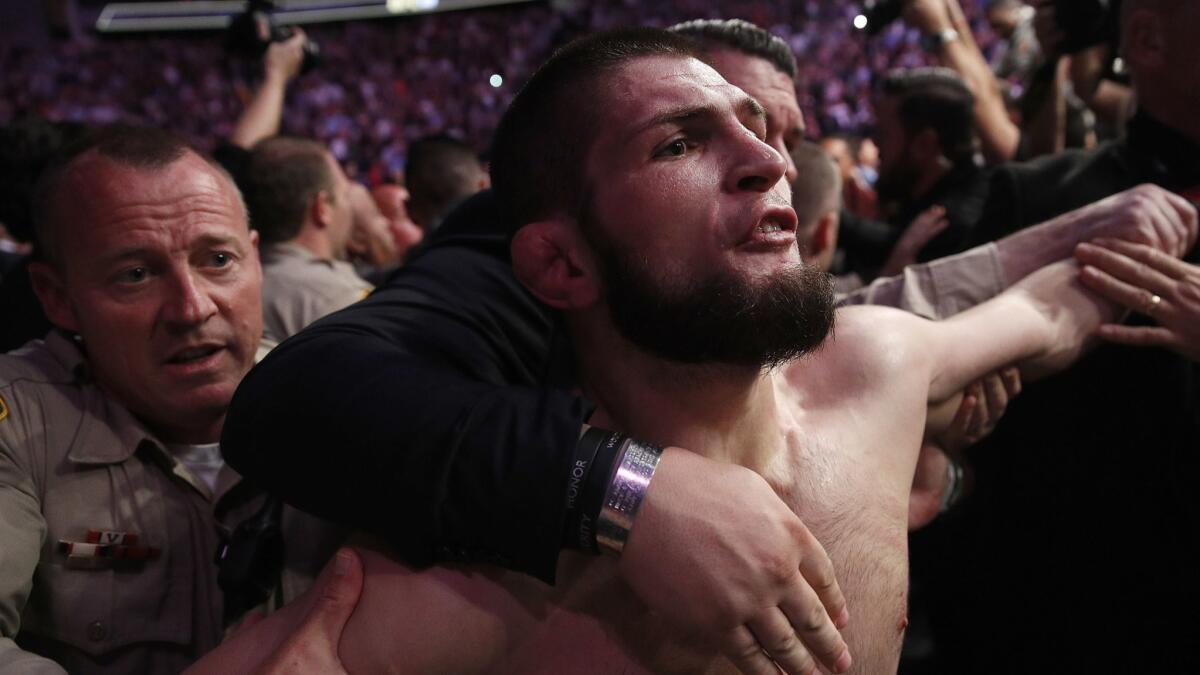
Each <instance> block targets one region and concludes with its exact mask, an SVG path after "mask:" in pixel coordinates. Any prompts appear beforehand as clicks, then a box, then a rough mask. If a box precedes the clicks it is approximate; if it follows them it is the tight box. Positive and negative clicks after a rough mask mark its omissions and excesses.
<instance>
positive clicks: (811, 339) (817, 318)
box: [598, 246, 834, 368]
mask: <svg viewBox="0 0 1200 675" xmlns="http://www.w3.org/2000/svg"><path fill="white" fill-rule="evenodd" d="M600 248H602V249H605V250H600V251H598V254H599V258H600V259H601V264H602V265H603V268H604V269H603V275H604V283H605V292H606V295H607V300H608V305H609V311H610V316H611V318H612V321H613V324H614V325H615V326H616V328H617V330H618V332H620V334H621V335H622V336H623V337H624V338H625V339H627V340H629V341H630V342H632V343H633V344H635V345H637V346H638V347H640V348H641V349H643V350H645V351H646V352H648V353H650V354H653V355H655V356H658V357H661V358H664V359H667V360H671V361H676V362H679V363H685V364H724V365H731V366H745V367H755V368H773V367H775V366H778V365H782V364H784V363H786V362H788V361H791V360H793V359H796V358H799V357H801V356H803V355H805V354H807V353H809V352H810V351H812V350H814V349H816V348H817V347H818V346H820V344H821V343H822V342H823V341H824V340H825V338H826V336H828V335H829V333H830V332H831V331H832V330H833V322H834V299H833V285H832V284H831V283H830V279H829V275H827V274H825V273H824V272H823V271H821V270H820V269H818V268H817V267H815V266H813V265H807V264H798V265H793V266H790V267H788V268H785V269H783V270H781V271H779V272H778V273H776V274H774V275H772V276H770V277H769V278H766V279H764V280H762V281H760V282H758V283H754V282H752V281H750V280H748V279H744V278H740V277H736V276H733V275H731V274H710V275H707V276H705V277H703V278H697V279H695V280H694V281H693V282H691V283H689V284H687V285H686V286H685V287H683V288H680V289H672V288H668V287H667V284H665V283H663V282H662V281H660V280H657V279H655V278H654V276H653V274H652V273H651V272H650V270H649V269H648V268H647V266H646V265H645V264H644V261H638V260H637V259H636V258H635V257H634V256H633V255H629V254H622V253H620V252H617V251H613V250H612V249H611V248H609V247H607V246H603V247H600ZM638 262H642V263H643V264H640V265H639V264H638Z"/></svg>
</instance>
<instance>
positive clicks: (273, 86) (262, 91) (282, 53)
mask: <svg viewBox="0 0 1200 675" xmlns="http://www.w3.org/2000/svg"><path fill="white" fill-rule="evenodd" d="M304 40H305V37H304V31H302V30H300V29H296V33H295V34H294V35H292V37H290V38H288V39H287V40H286V41H284V42H275V43H272V44H271V46H270V47H268V48H267V53H266V55H265V56H264V57H263V81H262V83H261V84H259V86H258V89H256V90H255V91H254V96H253V98H251V99H250V101H249V103H247V104H246V109H245V110H243V111H242V115H241V117H239V118H238V121H237V125H236V126H235V127H234V129H233V134H232V135H231V136H230V137H229V142H230V143H233V144H234V145H236V146H238V147H241V148H245V149H247V150H249V149H250V148H252V147H254V145H255V144H256V143H258V142H259V141H261V140H263V139H264V138H270V137H271V136H274V135H276V134H278V133H279V122H280V120H281V119H282V118H283V96H284V93H285V92H286V91H287V85H288V82H290V81H291V80H292V78H294V77H296V75H297V74H299V72H300V64H301V63H302V62H303V61H304Z"/></svg>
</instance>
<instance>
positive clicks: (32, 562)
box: [0, 331, 341, 674]
mask: <svg viewBox="0 0 1200 675" xmlns="http://www.w3.org/2000/svg"><path fill="white" fill-rule="evenodd" d="M0 399H2V400H3V410H0V673H7V672H19V673H62V672H64V669H65V671H66V672H70V673H73V674H75V673H83V674H87V673H113V674H117V673H121V674H126V673H139V674H143V673H177V672H179V671H181V670H183V669H184V668H186V667H187V666H188V665H189V664H191V663H192V662H193V661H195V660H196V658H198V657H199V656H201V655H202V654H204V653H205V652H207V651H208V650H210V649H212V648H213V647H215V646H216V645H217V644H218V643H219V642H220V640H221V638H222V636H223V634H224V629H225V627H224V625H223V620H222V604H223V602H222V595H221V591H220V589H219V588H218V587H217V581H216V577H217V567H216V565H215V564H214V557H215V554H216V551H217V547H218V541H219V536H218V530H219V528H225V529H227V530H228V529H229V528H232V527H233V526H235V525H236V524H237V523H239V522H241V521H242V520H244V519H245V518H247V517H249V516H251V515H253V514H254V513H256V512H257V511H258V509H259V508H261V505H262V503H263V500H262V497H261V495H253V497H252V498H250V499H248V500H243V499H241V498H240V497H239V496H238V495H237V493H242V494H243V495H244V494H245V492H246V490H245V489H239V490H236V491H233V493H231V491H232V490H233V489H234V488H235V487H236V486H237V485H238V484H239V483H240V482H241V479H240V477H239V476H238V475H237V474H236V473H235V472H234V471H233V470H232V469H230V468H229V467H222V469H221V472H220V474H219V475H218V478H217V489H216V492H215V494H214V493H212V492H210V491H209V488H208V487H207V485H205V484H204V483H203V482H202V481H200V480H197V479H196V478H195V477H194V476H193V475H192V474H191V472H189V471H188V469H187V467H186V466H184V465H183V464H182V463H181V462H179V461H177V460H176V459H175V458H174V457H173V456H172V455H171V454H170V452H168V450H167V448H166V447H165V446H164V445H163V443H161V442H160V441H159V440H158V439H156V438H155V437H154V435H153V434H151V433H150V432H149V431H147V430H146V429H145V427H143V426H142V424H141V423H140V422H139V421H138V420H137V419H135V418H134V417H133V416H132V415H131V414H130V413H129V412H128V411H127V410H126V409H125V408H124V407H122V406H121V405H119V404H117V403H116V402H115V401H113V400H112V399H110V398H109V397H108V396H107V395H105V393H104V392H103V391H101V390H100V389H99V388H98V387H97V386H96V385H95V384H94V383H92V382H91V380H90V379H89V377H88V374H87V364H86V361H85V360H84V357H83V355H82V353H81V352H80V350H79V348H78V347H77V346H76V345H75V344H74V343H73V342H72V341H71V339H69V338H67V337H66V336H64V335H63V334H61V333H58V332H57V331H56V332H52V333H50V335H49V336H48V337H47V339H46V340H45V341H44V342H41V341H34V342H31V343H29V344H27V345H26V346H24V347H22V348H21V349H19V350H16V351H14V352H10V353H9V354H4V355H0ZM217 513H221V514H222V518H221V520H220V522H218V519H217V517H216V515H215V514H217ZM89 530H91V531H97V532H107V533H110V534H109V535H108V536H109V537H113V536H120V535H135V536H136V537H137V541H136V544H137V545H139V546H146V547H152V548H154V549H157V552H158V553H157V556H156V557H153V558H151V559H147V560H141V561H134V562H131V563H123V564H121V563H115V562H113V561H111V560H106V559H103V558H95V559H72V560H68V556H67V552H66V551H65V550H64V547H63V546H62V545H60V541H66V542H86V541H87V537H88V532H89ZM283 531H284V537H285V540H286V541H288V542H295V545H289V546H288V551H287V563H286V568H287V569H286V571H285V573H284V575H283V583H282V585H281V587H282V590H281V595H283V596H284V597H282V598H280V599H281V600H283V601H286V600H290V599H291V597H294V596H295V595H297V594H298V593H299V592H302V591H303V589H304V588H305V587H306V581H305V580H311V579H312V578H315V575H316V573H317V572H318V571H319V569H320V567H321V565H322V563H323V562H324V561H325V560H326V559H327V558H328V556H329V555H330V554H332V552H333V551H334V550H335V549H336V546H337V545H338V543H339V540H340V538H341V535H340V533H337V532H335V531H334V530H332V528H327V527H326V526H324V525H322V524H321V523H320V521H317V520H316V519H314V518H312V517H310V516H307V515H304V514H302V513H299V512H297V511H294V510H292V509H285V511H284V516H283ZM34 653H37V654H40V655H41V656H35V655H34ZM42 657H49V659H53V661H50V660H47V659H45V658H42ZM55 662H57V663H55Z"/></svg>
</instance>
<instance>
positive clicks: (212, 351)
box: [167, 343, 225, 368]
mask: <svg viewBox="0 0 1200 675" xmlns="http://www.w3.org/2000/svg"><path fill="white" fill-rule="evenodd" d="M224 351H225V345H224V344H212V343H210V344H203V345H194V346H190V347H185V348H183V349H179V350H176V351H175V352H173V353H172V354H171V355H170V356H169V357H168V358H167V365H169V366H182V367H185V368H186V367H200V368H203V367H204V366H206V365H208V364H210V363H212V362H213V361H215V360H216V359H217V358H219V357H220V355H221V353H222V352H224Z"/></svg>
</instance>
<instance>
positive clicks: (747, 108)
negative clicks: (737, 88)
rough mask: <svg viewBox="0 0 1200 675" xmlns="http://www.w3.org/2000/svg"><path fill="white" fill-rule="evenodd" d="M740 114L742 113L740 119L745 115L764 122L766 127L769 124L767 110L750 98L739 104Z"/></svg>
mask: <svg viewBox="0 0 1200 675" xmlns="http://www.w3.org/2000/svg"><path fill="white" fill-rule="evenodd" d="M738 112H739V113H740V115H739V117H740V116H743V115H749V116H750V117H754V118H756V119H758V120H759V121H760V122H762V124H763V126H764V127H765V126H766V124H767V109H766V108H764V107H762V104H761V103H759V102H758V101H756V100H754V99H753V98H751V97H749V96H747V97H746V98H744V99H742V101H741V102H740V103H738Z"/></svg>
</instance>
